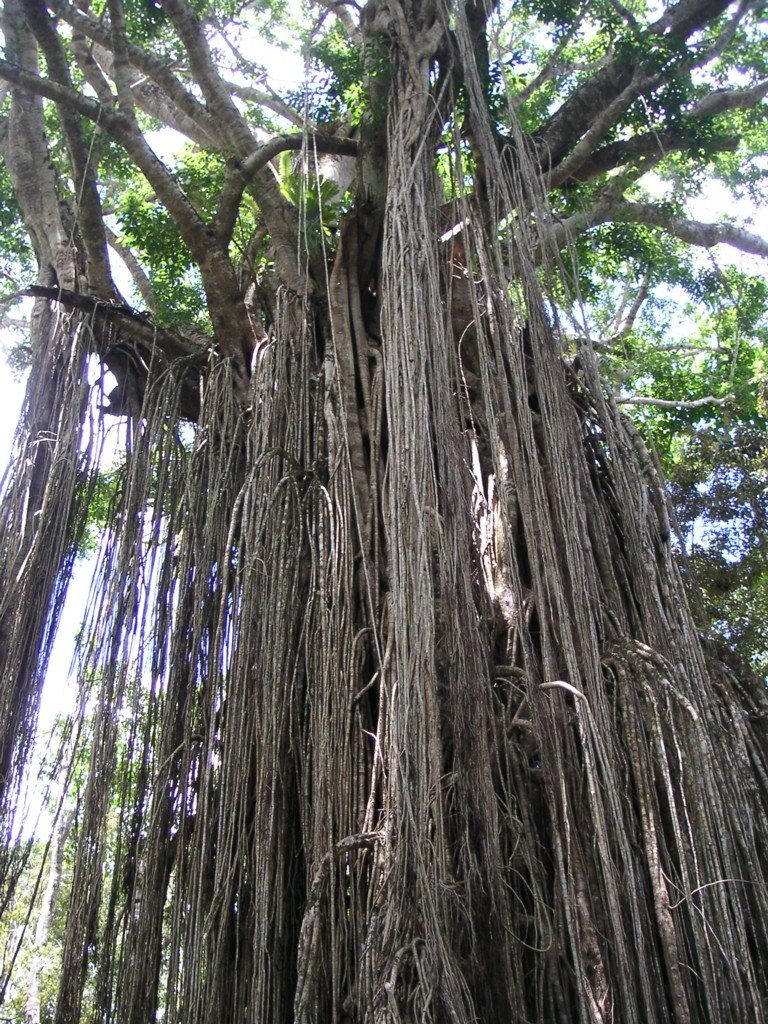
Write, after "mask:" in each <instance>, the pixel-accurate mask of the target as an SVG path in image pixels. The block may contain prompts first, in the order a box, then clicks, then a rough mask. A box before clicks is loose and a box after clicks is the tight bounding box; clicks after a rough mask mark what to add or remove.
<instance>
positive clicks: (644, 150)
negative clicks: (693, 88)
mask: <svg viewBox="0 0 768 1024" xmlns="http://www.w3.org/2000/svg"><path fill="white" fill-rule="evenodd" d="M738 144H739V140H738V138H736V137H735V136H728V137H723V138H722V139H721V140H719V141H718V143H717V144H716V146H715V150H716V152H718V153H724V152H733V151H734V150H735V149H736V148H737V146H738ZM696 145H697V143H696V140H695V136H694V135H693V134H692V133H691V132H688V131H685V130H683V129H678V128H667V129H663V130H661V131H657V132H644V133H643V134H642V135H635V136H633V137H632V138H630V139H623V140H621V141H620V142H609V143H608V144H607V145H605V146H601V148H600V149H596V150H595V151H594V152H593V153H592V154H591V155H590V156H589V157H588V158H587V159H586V160H585V161H584V163H583V164H582V165H581V166H580V167H579V168H578V169H577V170H576V171H574V172H573V173H572V175H571V178H572V179H573V180H575V181H591V180H592V179H593V178H597V177H599V176H600V175H601V174H606V173H607V172H608V171H612V170H614V169H615V168H617V167H626V166H628V165H635V164H637V163H638V162H639V161H642V162H643V165H644V166H645V167H646V168H648V167H650V166H651V165H653V164H656V163H658V162H659V161H660V160H663V159H664V158H665V157H666V156H668V155H669V154H670V153H677V152H682V151H685V150H686V149H689V148H695V147H696ZM558 170H559V168H558Z"/></svg>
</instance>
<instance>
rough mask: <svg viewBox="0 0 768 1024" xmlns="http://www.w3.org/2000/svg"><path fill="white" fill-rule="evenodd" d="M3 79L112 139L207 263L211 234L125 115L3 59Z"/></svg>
mask: <svg viewBox="0 0 768 1024" xmlns="http://www.w3.org/2000/svg"><path fill="white" fill-rule="evenodd" d="M0 78H3V79H5V81H7V82H11V83H12V84H13V85H16V86H19V87H20V88H22V89H25V90H27V91H28V92H30V93H32V94H34V95H37V96H43V97H44V98H45V99H49V100H53V101H54V102H55V103H57V104H62V105H63V106H65V107H68V108H70V109H71V110H73V111H76V112H77V113H79V114H82V115H83V117H87V118H89V119H90V120H91V121H93V122H94V124H96V125H98V126H99V127H101V128H103V129H104V131H106V132H107V133H108V134H109V135H111V136H112V138H113V139H114V140H115V141H116V142H117V143H119V144H120V145H121V146H122V147H123V148H124V149H125V151H126V152H127V153H128V155H129V156H130V157H131V159H132V160H133V162H134V163H135V164H136V166H137V167H138V169H139V170H140V171H141V172H142V174H143V175H144V176H145V178H146V179H147V181H148V182H149V183H150V185H152V187H153V188H154V190H155V192H156V193H157V195H158V198H159V199H160V201H161V202H162V203H163V205H164V206H165V207H166V209H167V210H168V212H169V214H170V215H171V217H172V219H173V221H174V223H175V224H176V227H177V228H178V229H179V232H180V234H181V236H182V238H183V239H184V241H185V242H186V244H187V245H188V246H189V248H190V250H191V251H192V254H193V255H194V256H195V259H197V260H198V261H199V262H204V261H205V259H206V256H207V255H208V251H209V248H210V231H209V230H208V228H207V227H206V225H205V223H204V221H203V220H202V218H201V217H200V215H199V214H198V213H197V211H196V210H195V208H194V206H192V204H191V203H190V201H189V199H188V198H187V196H186V195H185V193H184V192H183V190H182V189H181V188H180V186H179V185H178V184H177V182H176V181H175V180H174V178H173V175H172V174H171V173H170V171H169V170H168V168H167V167H166V166H165V164H164V163H163V162H162V160H160V158H159V157H158V156H157V154H156V153H154V152H153V150H152V148H151V147H150V145H149V144H148V143H147V141H146V139H144V137H143V136H142V135H141V134H140V133H139V132H138V131H137V130H136V128H135V126H134V125H132V124H131V122H130V121H129V120H127V119H126V117H125V116H124V115H123V114H120V113H117V112H115V111H114V110H107V109H105V108H104V107H103V106H102V105H101V104H100V103H99V102H97V101H96V100H92V99H91V98H90V97H89V96H83V95H81V94H80V93H78V92H76V91H75V90H74V89H70V88H68V87H67V86H64V85H61V84H59V83H58V82H53V81H51V79H49V78H43V77H41V76H40V75H36V74H33V73H32V72H29V71H26V70H25V69H24V68H21V67H19V66H18V65H16V64H11V63H10V62H9V61H7V60H3V59H0Z"/></svg>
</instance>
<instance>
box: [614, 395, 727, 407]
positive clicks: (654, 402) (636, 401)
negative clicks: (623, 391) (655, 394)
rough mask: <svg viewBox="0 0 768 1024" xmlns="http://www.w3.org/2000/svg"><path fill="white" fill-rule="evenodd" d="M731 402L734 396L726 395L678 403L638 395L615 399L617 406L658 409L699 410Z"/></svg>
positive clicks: (673, 400) (709, 396)
mask: <svg viewBox="0 0 768 1024" xmlns="http://www.w3.org/2000/svg"><path fill="white" fill-rule="evenodd" d="M733 401H735V396H734V395H726V396H725V397H724V398H715V397H714V396H713V395H707V396H706V398H690V399H687V400H685V399H681V400H680V401H678V400H676V399H673V398H643V397H641V396H639V395H638V396H635V397H632V398H617V399H616V403H617V405H650V406H654V407H656V408H658V409H699V408H700V407H701V406H703V405H719V406H723V405H728V404H729V403H731V402H733Z"/></svg>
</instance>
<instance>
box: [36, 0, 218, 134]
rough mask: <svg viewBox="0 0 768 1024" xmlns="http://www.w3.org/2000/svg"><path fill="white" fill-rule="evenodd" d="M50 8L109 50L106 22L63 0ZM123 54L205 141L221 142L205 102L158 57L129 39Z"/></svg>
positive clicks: (109, 43)
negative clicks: (188, 89)
mask: <svg viewBox="0 0 768 1024" xmlns="http://www.w3.org/2000/svg"><path fill="white" fill-rule="evenodd" d="M51 8H52V9H53V10H54V11H55V12H56V14H57V15H58V17H60V18H61V19H62V20H63V21H65V22H66V23H67V24H68V25H70V26H71V27H72V28H73V29H74V30H76V31H79V32H82V33H83V35H84V36H86V37H87V38H88V39H92V40H94V42H96V43H99V44H100V45H101V46H102V47H103V48H104V49H105V50H106V51H108V52H111V46H112V38H111V35H110V31H109V24H108V23H106V24H105V23H104V22H103V21H101V20H100V21H96V20H95V19H93V18H89V17H88V16H87V15H85V14H83V13H82V12H81V11H78V10H76V8H75V7H74V6H73V5H72V4H70V3H68V2H67V0H51ZM127 56H128V59H129V60H130V63H131V64H132V66H133V67H134V68H136V70H137V71H139V72H141V74H142V75H146V76H147V78H149V79H150V80H151V81H152V82H154V84H155V85H156V86H157V88H158V89H159V90H160V91H161V93H163V94H164V95H165V96H166V97H167V98H168V100H170V101H171V102H172V103H173V105H174V106H175V107H177V108H178V110H180V111H181V112H182V114H184V115H186V117H188V118H190V120H191V121H192V122H194V124H196V125H197V127H198V129H199V130H200V131H201V132H202V133H203V134H204V136H205V137H206V138H207V140H208V145H211V144H212V145H220V144H221V133H220V131H219V126H218V125H217V123H216V121H215V119H214V118H213V117H212V116H211V115H210V114H209V113H208V111H207V110H206V109H205V106H204V105H203V104H202V103H201V102H200V101H199V100H198V99H196V98H195V97H194V96H193V95H192V94H191V93H190V92H188V91H187V90H186V89H185V88H184V86H183V85H182V84H181V82H179V80H178V79H177V78H176V76H175V75H174V74H173V73H172V71H171V70H170V68H168V66H167V65H166V64H165V63H164V62H163V61H162V60H160V59H159V58H157V57H155V56H154V55H153V54H150V53H147V51H146V50H142V48H141V47H140V46H136V45H134V44H133V43H129V44H128V47H127ZM137 77H138V76H137ZM134 88H135V86H134ZM150 113H151V111H150Z"/></svg>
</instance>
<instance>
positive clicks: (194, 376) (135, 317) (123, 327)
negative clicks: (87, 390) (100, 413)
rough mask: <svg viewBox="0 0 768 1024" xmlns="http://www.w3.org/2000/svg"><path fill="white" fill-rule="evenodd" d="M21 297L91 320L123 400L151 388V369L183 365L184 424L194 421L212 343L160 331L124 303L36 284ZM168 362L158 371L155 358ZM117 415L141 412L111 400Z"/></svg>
mask: <svg viewBox="0 0 768 1024" xmlns="http://www.w3.org/2000/svg"><path fill="white" fill-rule="evenodd" d="M23 294H25V295H31V296H34V297H35V298H42V299H47V300H48V301H49V302H56V303H58V304H59V305H61V306H64V308H65V309H72V310H78V311H79V312H81V313H84V314H86V315H87V316H88V322H89V324H90V327H91V337H92V339H93V342H94V346H95V350H96V354H97V355H98V356H99V358H100V359H101V360H102V361H103V363H104V365H105V366H106V367H107V368H108V369H109V370H110V371H111V372H112V373H113V374H114V375H115V378H116V380H117V385H118V388H117V391H118V394H119V395H126V394H134V395H135V394H136V393H137V392H138V394H139V395H143V393H144V391H145V390H146V387H147V385H148V383H149V372H150V367H153V366H154V367H155V368H156V369H157V370H158V372H159V370H160V369H161V368H164V367H165V366H166V365H167V363H170V362H175V361H177V360H180V361H181V363H182V364H183V366H184V367H185V371H186V372H185V376H184V379H183V382H182V384H181V393H180V411H181V414H182V416H184V417H185V418H186V419H190V420H195V419H196V418H197V415H198V413H199V408H200V404H199V403H200V395H199V382H200V379H201V377H203V376H204V374H205V370H206V367H207V365H208V361H209V355H210V350H211V347H212V345H213V339H212V338H208V339H203V338H202V337H195V338H188V337H185V336H184V335H183V334H179V333H178V332H176V331H171V330H168V328H165V327H158V326H157V325H156V324H154V323H152V321H151V320H150V319H148V317H146V316H145V315H144V314H142V313H138V312H137V311H136V310H134V309H131V307H130V306H126V305H125V304H124V303H122V302H103V301H100V300H99V299H95V298H93V297H91V296H89V295H82V294H81V293H79V292H73V291H69V290H68V289H65V288H44V287H39V286H37V285H35V286H33V287H31V288H28V289H27V290H26V292H24V293H23ZM158 355H162V356H163V357H164V359H163V360H162V363H161V365H160V366H158V362H157V356H158ZM107 411H110V412H114V413H129V412H137V411H138V410H136V409H128V408H121V407H119V404H118V400H117V396H115V397H114V398H113V399H112V407H111V408H109V409H108V410H107Z"/></svg>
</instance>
